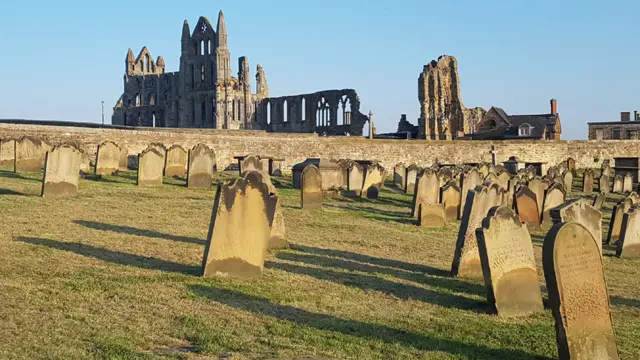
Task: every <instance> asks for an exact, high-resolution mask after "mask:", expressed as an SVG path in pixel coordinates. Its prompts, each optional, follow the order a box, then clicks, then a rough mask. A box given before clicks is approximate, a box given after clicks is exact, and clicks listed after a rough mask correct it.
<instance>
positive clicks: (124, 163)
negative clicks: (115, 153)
mask: <svg viewBox="0 0 640 360" xmlns="http://www.w3.org/2000/svg"><path fill="white" fill-rule="evenodd" d="M119 148H120V159H119V161H118V171H127V170H128V169H129V149H127V148H126V147H125V146H123V145H120V146H119Z"/></svg>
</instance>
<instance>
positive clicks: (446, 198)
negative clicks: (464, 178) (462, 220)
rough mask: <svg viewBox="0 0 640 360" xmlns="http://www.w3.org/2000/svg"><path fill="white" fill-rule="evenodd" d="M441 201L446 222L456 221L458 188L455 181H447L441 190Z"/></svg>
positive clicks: (458, 200)
mask: <svg viewBox="0 0 640 360" xmlns="http://www.w3.org/2000/svg"><path fill="white" fill-rule="evenodd" d="M441 200H442V201H441V202H442V204H443V205H444V212H445V215H446V218H447V220H448V221H454V220H457V219H458V216H459V215H460V188H459V187H458V184H457V183H456V182H455V181H453V180H452V181H449V183H448V184H447V185H445V187H444V188H442V196H441Z"/></svg>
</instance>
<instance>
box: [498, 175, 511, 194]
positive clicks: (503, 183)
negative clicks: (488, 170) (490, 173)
mask: <svg viewBox="0 0 640 360" xmlns="http://www.w3.org/2000/svg"><path fill="white" fill-rule="evenodd" d="M497 175H498V185H500V187H501V188H503V189H505V190H509V180H511V176H509V173H508V172H506V171H502V172H499V173H498V174H497Z"/></svg>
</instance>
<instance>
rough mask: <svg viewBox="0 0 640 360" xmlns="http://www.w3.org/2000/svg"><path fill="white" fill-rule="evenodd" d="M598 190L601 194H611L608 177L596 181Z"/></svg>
mask: <svg viewBox="0 0 640 360" xmlns="http://www.w3.org/2000/svg"><path fill="white" fill-rule="evenodd" d="M598 189H599V190H600V192H601V193H603V194H608V193H609V192H611V183H610V179H609V175H602V176H600V179H599V180H598Z"/></svg>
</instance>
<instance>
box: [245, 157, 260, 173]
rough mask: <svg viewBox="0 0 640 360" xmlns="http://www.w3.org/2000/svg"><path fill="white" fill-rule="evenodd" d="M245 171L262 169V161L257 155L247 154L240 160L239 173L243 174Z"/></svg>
mask: <svg viewBox="0 0 640 360" xmlns="http://www.w3.org/2000/svg"><path fill="white" fill-rule="evenodd" d="M247 171H262V162H260V158H259V157H258V156H255V155H247V156H246V157H245V158H244V159H243V160H242V161H241V162H240V173H241V174H244V173H245V172H247Z"/></svg>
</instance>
